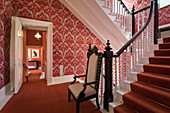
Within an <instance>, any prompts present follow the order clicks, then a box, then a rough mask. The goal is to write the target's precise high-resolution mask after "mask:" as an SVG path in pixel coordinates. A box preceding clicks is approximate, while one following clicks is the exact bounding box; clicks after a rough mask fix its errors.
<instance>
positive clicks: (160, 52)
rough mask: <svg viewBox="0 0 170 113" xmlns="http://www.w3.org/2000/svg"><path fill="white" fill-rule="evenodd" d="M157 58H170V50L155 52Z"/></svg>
mask: <svg viewBox="0 0 170 113" xmlns="http://www.w3.org/2000/svg"><path fill="white" fill-rule="evenodd" d="M154 55H155V56H170V49H159V50H154Z"/></svg>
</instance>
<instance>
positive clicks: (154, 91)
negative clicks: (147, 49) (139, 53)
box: [114, 37, 170, 113]
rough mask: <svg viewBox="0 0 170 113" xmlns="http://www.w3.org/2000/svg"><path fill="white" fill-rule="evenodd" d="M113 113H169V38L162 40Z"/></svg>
mask: <svg viewBox="0 0 170 113" xmlns="http://www.w3.org/2000/svg"><path fill="white" fill-rule="evenodd" d="M154 55H155V56H154V57H150V58H149V64H146V65H144V66H143V68H144V72H142V73H138V74H137V79H138V80H137V81H136V82H134V83H131V92H129V93H127V94H125V95H123V102H124V103H123V104H122V105H120V106H117V107H115V108H114V112H115V113H135V112H138V113H170V37H167V38H163V44H159V50H155V51H154Z"/></svg>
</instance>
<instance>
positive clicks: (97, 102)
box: [96, 96, 100, 109]
mask: <svg viewBox="0 0 170 113" xmlns="http://www.w3.org/2000/svg"><path fill="white" fill-rule="evenodd" d="M96 104H97V107H98V109H100V105H99V99H98V96H96Z"/></svg>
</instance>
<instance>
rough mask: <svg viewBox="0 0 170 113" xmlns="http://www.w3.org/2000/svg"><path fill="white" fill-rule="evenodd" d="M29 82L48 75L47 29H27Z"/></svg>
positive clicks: (26, 73) (26, 58)
mask: <svg viewBox="0 0 170 113" xmlns="http://www.w3.org/2000/svg"><path fill="white" fill-rule="evenodd" d="M25 44H26V46H25V49H26V55H25V59H24V62H25V63H26V65H27V70H26V71H25V77H26V78H27V80H26V81H27V82H30V81H38V80H41V79H45V77H46V31H40V30H31V29H26V43H25Z"/></svg>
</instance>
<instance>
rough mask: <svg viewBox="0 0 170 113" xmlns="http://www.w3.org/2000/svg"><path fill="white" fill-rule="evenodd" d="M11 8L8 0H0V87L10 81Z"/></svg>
mask: <svg viewBox="0 0 170 113" xmlns="http://www.w3.org/2000/svg"><path fill="white" fill-rule="evenodd" d="M11 9H12V5H11V1H10V0H0V89H1V88H2V87H3V86H4V85H6V84H8V83H9V81H10V80H9V79H10V28H11V24H10V22H11V16H12V11H11Z"/></svg>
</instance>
